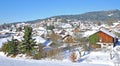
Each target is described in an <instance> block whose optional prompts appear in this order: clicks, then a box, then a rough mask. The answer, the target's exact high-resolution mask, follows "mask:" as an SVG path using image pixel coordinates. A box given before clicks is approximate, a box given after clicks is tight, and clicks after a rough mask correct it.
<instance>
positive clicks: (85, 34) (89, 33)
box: [84, 30, 98, 37]
mask: <svg viewBox="0 0 120 66" xmlns="http://www.w3.org/2000/svg"><path fill="white" fill-rule="evenodd" d="M96 32H98V31H96V30H93V31H86V32H85V33H84V37H88V36H90V35H92V34H94V33H96Z"/></svg>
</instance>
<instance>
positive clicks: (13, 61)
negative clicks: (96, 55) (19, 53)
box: [0, 52, 109, 66]
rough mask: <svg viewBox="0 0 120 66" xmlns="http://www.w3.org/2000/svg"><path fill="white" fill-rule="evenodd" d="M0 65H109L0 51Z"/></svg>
mask: <svg viewBox="0 0 120 66" xmlns="http://www.w3.org/2000/svg"><path fill="white" fill-rule="evenodd" d="M0 66H109V65H105V64H92V63H78V62H76V63H72V62H70V61H68V60H63V61H50V60H49V61H48V60H29V59H17V58H8V57H5V56H4V54H3V53H2V52H0Z"/></svg>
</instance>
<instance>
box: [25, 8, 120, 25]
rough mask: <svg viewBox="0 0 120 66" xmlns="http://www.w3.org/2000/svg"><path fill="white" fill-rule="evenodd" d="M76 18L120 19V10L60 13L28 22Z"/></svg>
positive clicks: (84, 19) (86, 19) (92, 19)
mask: <svg viewBox="0 0 120 66" xmlns="http://www.w3.org/2000/svg"><path fill="white" fill-rule="evenodd" d="M51 18H55V19H68V20H71V19H76V20H81V21H103V22H105V21H107V20H109V19H114V20H120V10H118V9H116V10H108V11H93V12H87V13H83V14H78V15H60V16H53V17H49V18H45V19H38V20H33V21H27V22H28V23H36V22H40V21H42V20H47V19H51Z"/></svg>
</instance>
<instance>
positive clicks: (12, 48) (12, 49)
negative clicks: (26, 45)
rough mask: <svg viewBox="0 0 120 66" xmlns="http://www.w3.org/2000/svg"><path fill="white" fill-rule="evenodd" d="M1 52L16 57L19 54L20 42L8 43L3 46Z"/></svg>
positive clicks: (13, 40)
mask: <svg viewBox="0 0 120 66" xmlns="http://www.w3.org/2000/svg"><path fill="white" fill-rule="evenodd" d="M1 51H3V52H4V53H5V54H7V56H16V55H17V54H18V53H19V50H18V41H17V40H16V39H12V40H11V41H8V42H7V43H5V44H3V46H2V48H1Z"/></svg>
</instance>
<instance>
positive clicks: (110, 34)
mask: <svg viewBox="0 0 120 66" xmlns="http://www.w3.org/2000/svg"><path fill="white" fill-rule="evenodd" d="M100 31H102V32H104V33H106V34H108V35H109V36H111V37H113V38H114V37H117V36H116V35H115V34H113V33H112V32H109V31H108V30H105V29H103V28H101V29H100Z"/></svg>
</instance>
